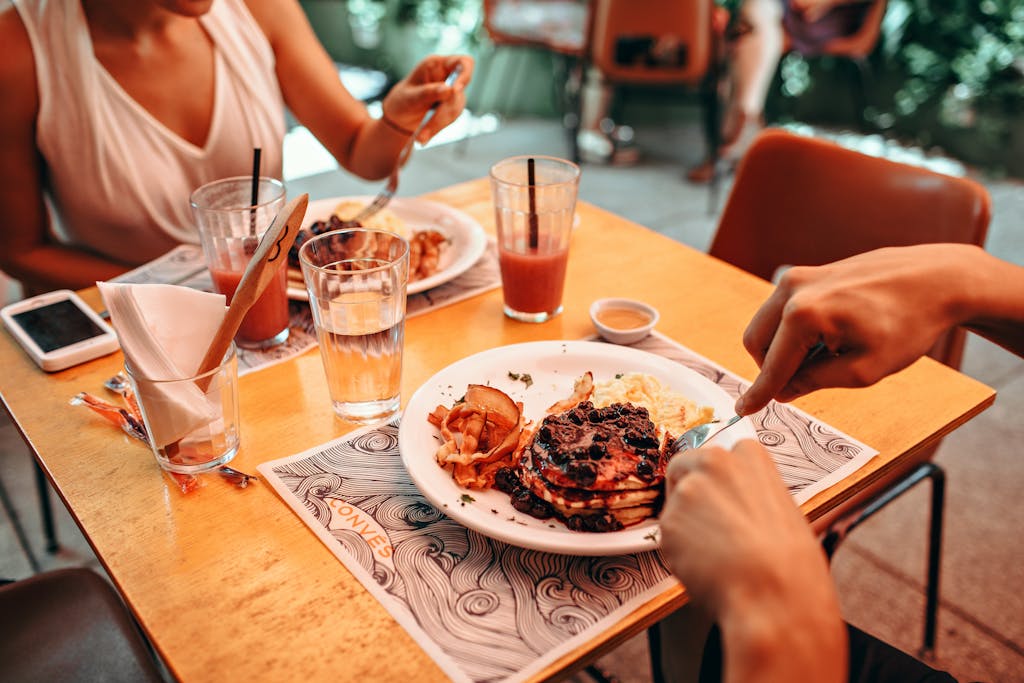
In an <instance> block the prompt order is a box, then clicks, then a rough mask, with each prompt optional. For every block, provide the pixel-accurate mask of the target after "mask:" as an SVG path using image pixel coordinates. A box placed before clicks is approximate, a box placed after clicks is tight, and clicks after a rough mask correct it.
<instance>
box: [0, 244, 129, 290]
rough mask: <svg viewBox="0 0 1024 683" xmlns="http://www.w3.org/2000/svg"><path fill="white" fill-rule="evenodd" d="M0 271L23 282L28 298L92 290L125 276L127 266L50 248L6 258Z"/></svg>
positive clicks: (45, 247)
mask: <svg viewBox="0 0 1024 683" xmlns="http://www.w3.org/2000/svg"><path fill="white" fill-rule="evenodd" d="M0 270H3V271H4V272H5V273H6V274H7V275H9V276H10V277H12V278H14V279H16V280H18V281H19V282H21V284H22V286H23V287H24V288H25V293H26V294H39V293H42V292H48V291H52V290H54V289H82V288H84V287H91V286H93V285H94V284H96V281H97V280H108V279H110V278H113V277H116V276H118V275H120V274H121V273H124V272H125V271H127V270H128V266H126V265H124V264H121V263H115V262H114V261H110V260H107V259H105V258H102V257H100V256H97V255H95V254H91V253H89V252H85V251H81V250H79V249H72V248H68V247H61V246H56V245H47V246H40V247H36V248H34V249H32V250H30V251H25V252H23V253H19V254H16V255H5V257H4V258H3V261H2V262H0Z"/></svg>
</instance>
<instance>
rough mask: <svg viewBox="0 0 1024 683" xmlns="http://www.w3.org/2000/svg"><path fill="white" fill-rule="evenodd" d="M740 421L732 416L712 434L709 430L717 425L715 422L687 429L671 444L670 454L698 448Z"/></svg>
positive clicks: (739, 418)
mask: <svg viewBox="0 0 1024 683" xmlns="http://www.w3.org/2000/svg"><path fill="white" fill-rule="evenodd" d="M742 419H743V418H742V417H740V416H739V415H733V416H732V417H730V418H729V419H728V421H726V423H725V424H724V425H722V426H721V427H719V428H718V429H716V430H715V431H713V432H712V431H711V428H712V427H713V426H715V425H716V424H717V423H718V422H717V420H716V421H715V422H708V423H706V424H702V425H700V426H697V427H694V428H693V429H688V430H686V431H685V432H683V434H682V436H680V437H679V438H677V439H676V440H675V441H673V442H672V449H671V452H672V453H682V452H684V451H688V450H690V449H691V448H699V447H701V446H703V445H704V444H706V443H707V442H708V441H711V439H713V438H715V437H716V436H718V435H719V434H721V433H722V432H724V431H725V430H726V429H728V428H729V427H732V426H733V425H734V424H736V423H737V422H739V421H740V420H742Z"/></svg>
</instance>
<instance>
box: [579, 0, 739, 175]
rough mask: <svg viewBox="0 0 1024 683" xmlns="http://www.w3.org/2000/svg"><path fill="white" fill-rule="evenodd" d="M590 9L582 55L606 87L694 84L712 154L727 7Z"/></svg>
mask: <svg viewBox="0 0 1024 683" xmlns="http://www.w3.org/2000/svg"><path fill="white" fill-rule="evenodd" d="M592 12H593V15H592V18H591V22H590V26H591V29H590V36H589V39H588V41H587V42H588V48H587V52H586V55H585V61H586V62H588V63H589V64H592V65H593V66H594V67H596V68H597V69H598V70H599V71H600V72H601V74H602V75H603V76H604V78H605V79H606V81H607V82H608V84H609V85H611V86H612V87H620V86H670V87H671V86H678V87H680V88H681V89H683V88H688V89H690V90H696V91H697V92H698V94H699V96H700V99H701V103H702V105H703V109H704V121H705V134H706V139H707V143H708V147H709V156H710V157H712V158H717V154H718V147H719V143H720V138H721V133H720V127H719V123H720V120H719V119H720V103H719V80H720V76H721V74H722V73H723V58H724V50H723V45H724V35H725V28H726V25H727V24H728V22H729V14H728V12H727V11H726V10H724V9H722V8H720V7H718V6H717V5H716V4H715V3H714V2H713V0H644V1H643V2H640V3H638V2H636V1H635V0H593V10H592ZM715 189H717V184H715V185H714V188H713V192H712V194H714V190H715Z"/></svg>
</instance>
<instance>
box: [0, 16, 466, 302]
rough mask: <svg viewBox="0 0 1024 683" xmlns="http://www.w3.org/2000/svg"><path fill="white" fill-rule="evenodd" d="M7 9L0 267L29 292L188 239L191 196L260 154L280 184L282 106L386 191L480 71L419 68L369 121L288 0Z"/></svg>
mask: <svg viewBox="0 0 1024 683" xmlns="http://www.w3.org/2000/svg"><path fill="white" fill-rule="evenodd" d="M0 3H3V5H6V6H3V7H2V8H0V44H2V45H3V46H4V57H3V59H0V91H2V92H3V93H4V100H5V102H4V106H3V107H2V108H0V178H2V179H3V182H2V183H0V205H2V206H3V207H4V209H5V211H4V213H5V215H4V217H3V218H4V227H3V228H2V229H0V270H3V271H5V272H6V273H7V274H8V275H10V276H11V277H14V278H16V279H18V280H20V281H21V283H22V284H23V285H24V287H25V290H26V293H33V292H37V291H47V290H51V289H55V288H59V287H70V288H73V289H74V288H81V287H85V286H89V285H92V284H93V283H94V282H95V281H96V280H104V279H108V278H111V277H114V276H116V275H118V274H120V273H122V272H124V271H126V270H128V269H129V268H130V267H133V266H135V265H138V264H140V263H144V262H146V261H148V260H151V259H153V258H155V257H157V256H159V255H160V254H162V253H164V252H166V251H167V250H169V249H171V248H172V247H174V246H175V245H176V244H179V243H182V242H196V241H197V240H196V235H195V231H194V228H193V226H192V221H191V217H190V215H189V209H188V197H189V194H190V193H191V191H192V190H193V189H195V188H196V187H198V186H200V185H202V184H203V183H206V182H208V181H210V180H214V179H217V178H222V177H226V176H232V175H246V174H248V173H250V172H251V169H252V154H253V148H254V147H260V148H262V150H263V155H262V171H263V175H270V176H277V177H280V175H281V167H282V163H281V154H282V143H283V139H284V107H285V105H287V107H288V108H289V109H290V110H291V111H292V113H294V115H295V116H296V118H298V120H299V121H300V122H302V124H303V125H305V126H306V127H307V128H309V130H310V131H311V132H312V133H313V134H314V135H316V137H317V138H318V139H319V140H320V141H321V142H322V143H323V144H324V146H325V147H326V148H327V149H328V150H330V152H331V153H332V154H333V155H334V156H335V158H336V159H337V160H338V162H339V163H340V164H341V165H342V166H343V167H344V168H346V169H347V170H349V171H351V172H352V173H355V174H356V175H359V176H361V177H363V178H367V179H375V178H383V177H384V176H386V175H387V174H388V173H389V172H390V171H391V168H392V166H393V165H394V164H395V162H396V159H397V156H398V153H399V151H400V150H401V148H402V146H403V145H404V144H405V142H406V141H407V140H408V138H409V135H411V131H412V130H413V129H414V128H415V127H416V125H417V124H418V122H419V120H420V119H421V118H422V116H423V115H424V114H425V113H426V111H427V110H428V109H429V107H430V106H431V105H432V104H433V103H435V102H440V103H441V106H440V107H439V109H438V111H437V114H436V116H435V117H434V118H433V120H432V121H431V122H430V123H429V124H428V125H427V127H426V129H425V130H424V131H423V133H422V134H421V135H420V142H424V141H426V140H428V139H430V137H432V136H433V135H434V134H435V133H436V132H437V131H438V130H440V129H441V128H443V127H444V126H446V125H448V124H449V123H450V122H451V121H453V120H454V119H455V118H456V117H457V116H458V115H459V113H460V112H461V110H462V108H463V106H464V104H465V97H464V94H463V91H464V89H465V86H466V85H467V83H468V82H469V79H470V77H471V73H472V62H471V60H470V59H469V58H468V57H464V56H451V57H440V56H431V57H428V58H426V59H425V60H423V62H421V63H420V64H419V65H418V66H417V67H416V68H415V69H414V70H413V71H412V72H411V73H410V74H409V75H408V76H407V77H406V78H405V79H403V80H402V81H400V82H399V83H397V84H396V85H395V87H394V88H392V89H391V91H390V92H389V93H388V95H387V96H386V97H385V99H384V102H383V117H382V118H381V119H374V118H372V117H371V116H370V115H369V114H368V112H367V110H366V107H365V106H363V104H362V103H361V102H359V101H358V100H356V99H355V98H354V97H352V95H351V94H349V93H348V92H347V91H346V90H345V88H344V86H343V85H342V84H341V81H340V80H339V78H338V74H337V71H336V69H335V66H334V64H333V62H332V61H331V59H330V57H329V56H328V55H327V53H326V52H325V51H324V49H323V47H322V46H321V45H320V43H319V41H318V40H317V38H316V36H315V34H314V33H313V30H312V28H311V27H310V25H309V22H308V21H307V19H306V17H305V14H304V13H303V11H302V9H301V7H300V6H299V5H298V3H297V2H296V1H295V0H133V1H132V2H119V1H117V0H11V2H6V1H5V0H0ZM458 63H461V64H462V67H463V71H462V74H461V75H460V76H459V78H458V80H457V81H456V82H455V84H454V85H453V86H451V87H449V86H446V85H444V79H445V77H446V76H447V75H448V74H449V73H450V72H451V71H452V70H453V69H454V68H455V66H456V64H458Z"/></svg>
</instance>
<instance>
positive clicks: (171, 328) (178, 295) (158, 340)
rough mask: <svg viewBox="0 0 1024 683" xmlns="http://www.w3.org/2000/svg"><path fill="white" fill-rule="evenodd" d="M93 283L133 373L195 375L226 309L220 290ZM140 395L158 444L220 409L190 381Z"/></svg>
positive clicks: (157, 376) (167, 376)
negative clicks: (203, 290)
mask: <svg viewBox="0 0 1024 683" xmlns="http://www.w3.org/2000/svg"><path fill="white" fill-rule="evenodd" d="M96 284H97V286H98V287H99V290H100V294H101V295H102V296H103V302H104V304H106V307H107V310H108V311H110V323H111V326H112V327H113V328H114V331H115V332H117V337H118V340H119V342H120V344H121V350H122V351H123V352H124V355H125V360H126V362H127V363H128V365H129V366H130V367H131V369H132V373H133V374H134V375H135V376H137V377H144V378H148V379H159V380H166V379H184V378H186V377H191V376H192V375H194V374H195V372H196V370H198V369H199V364H200V363H201V362H202V359H203V355H204V354H205V353H206V349H207V348H208V347H209V345H210V342H211V341H212V340H213V337H214V334H215V333H216V332H217V328H218V327H219V326H220V324H221V321H222V320H223V319H224V314H225V312H226V311H227V307H226V305H225V298H224V295H222V294H211V293H209V292H200V291H198V290H194V289H189V288H188V287H179V286H176V285H159V284H120V283H113V282H97V283H96ZM154 386H158V385H148V387H154ZM139 399H140V400H141V401H142V404H143V410H144V411H145V413H146V420H147V423H148V426H149V431H150V435H149V436H150V439H151V440H152V443H153V445H154V446H156V447H158V448H159V447H161V446H164V445H166V444H169V443H173V442H175V441H178V440H180V439H181V438H182V437H183V436H185V435H186V434H188V433H189V432H191V431H192V430H193V429H195V428H196V427H197V426H199V425H200V424H202V423H203V422H208V421H210V420H211V418H212V417H213V416H215V415H217V414H219V405H218V406H215V405H212V404H211V402H210V401H209V400H208V399H207V397H206V396H205V394H204V393H203V392H202V391H200V389H199V387H198V386H197V385H195V384H194V383H191V382H189V383H182V384H175V385H171V386H160V387H159V389H155V390H153V389H149V388H147V390H146V392H145V395H140V396H139Z"/></svg>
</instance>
